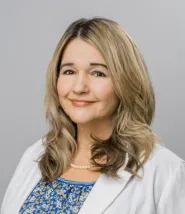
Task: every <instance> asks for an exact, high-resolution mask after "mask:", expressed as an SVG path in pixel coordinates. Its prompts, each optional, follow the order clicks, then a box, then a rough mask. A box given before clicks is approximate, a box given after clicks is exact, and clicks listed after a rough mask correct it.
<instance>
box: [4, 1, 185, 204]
mask: <svg viewBox="0 0 185 214" xmlns="http://www.w3.org/2000/svg"><path fill="white" fill-rule="evenodd" d="M184 11H185V3H184V1H183V0H173V1H172V0H155V1H149V0H140V1H137V0H135V1H133V0H128V1H124V0H122V1H121V0H120V1H118V0H117V1H116V0H93V1H87V0H86V1H85V0H84V1H82V0H78V1H75V0H74V1H71V0H68V1H62V0H60V1H55V0H54V1H49V0H48V1H47V0H37V1H36V0H32V1H23V0H19V1H9V0H6V1H5V0H4V1H1V0H0V26H1V28H0V38H1V39H0V54H1V55H0V59H1V63H0V118H1V120H0V135H1V141H0V146H1V149H0V171H1V176H0V202H1V201H2V198H3V195H4V192H5V189H6V187H7V185H8V183H9V181H10V179H11V176H12V175H13V172H14V170H15V167H16V166H17V164H18V161H19V160H20V158H21V156H22V154H23V152H24V150H25V149H26V148H27V147H28V146H29V145H31V144H32V143H34V142H36V141H37V140H38V139H40V138H41V137H42V136H43V135H44V134H45V132H46V131H47V125H46V122H45V118H44V101H43V100H44V93H45V75H46V68H47V66H48V63H49V60H50V59H51V57H52V54H53V52H54V49H55V47H56V45H57V43H58V41H59V39H60V37H61V35H62V33H63V32H64V30H65V29H66V28H67V26H68V25H69V24H70V23H71V22H72V21H74V20H76V19H78V18H81V17H87V18H90V17H93V16H104V17H107V18H110V19H113V20H115V21H117V22H119V23H120V24H121V25H122V27H123V28H125V29H126V30H127V31H128V32H129V34H130V35H131V36H132V37H133V38H134V39H135V41H136V43H137V45H138V47H139V48H140V50H141V52H142V53H143V55H144V57H145V59H146V63H147V65H148V68H149V72H150V75H151V79H152V82H153V86H154V90H155V94H156V115H155V120H154V122H153V129H154V131H155V132H156V133H157V134H158V135H159V136H160V137H161V138H162V140H163V141H164V143H165V145H166V147H168V148H169V149H170V150H171V151H173V152H174V153H176V154H177V155H178V156H180V157H181V158H182V159H185V143H184V142H185V141H184V122H185V115H184V110H183V109H185V96H184V93H185V73H184V72H185V59H184V56H185V24H184V18H185V17H184V16H185V15H184Z"/></svg>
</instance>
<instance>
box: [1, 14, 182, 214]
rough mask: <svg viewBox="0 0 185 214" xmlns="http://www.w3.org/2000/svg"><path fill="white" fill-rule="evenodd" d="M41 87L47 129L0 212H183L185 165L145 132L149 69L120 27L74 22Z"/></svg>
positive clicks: (149, 115)
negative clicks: (47, 122)
mask: <svg viewBox="0 0 185 214" xmlns="http://www.w3.org/2000/svg"><path fill="white" fill-rule="evenodd" d="M46 85H47V90H46V97H45V105H46V119H47V120H48V121H49V124H50V130H49V132H48V133H47V134H46V135H45V136H44V137H43V138H42V139H40V140H38V141H37V142H36V143H34V144H32V145H31V146H29V148H27V150H26V151H25V153H24V154H23V156H22V158H21V160H20V162H19V164H18V166H17V168H16V171H15V173H14V175H13V177H12V179H11V181H10V183H9V186H8V188H7V190H6V193H5V196H4V199H3V203H2V208H1V212H2V214H14V213H16V214H17V213H65V214H66V213H79V214H100V213H105V214H128V213H132V214H134V213H135V214H136V213H137V214H154V213H157V214H162V213H165V214H170V213H171V214H172V213H173V214H174V213H178V214H183V213H184V212H185V161H184V160H182V159H181V158H180V157H178V156H177V155H176V154H174V153H173V152H171V151H170V150H168V149H167V148H165V146H164V145H162V143H161V142H160V140H159V138H158V137H157V135H156V134H155V133H154V132H153V131H152V129H151V123H152V120H153V117H154V112H155V96H154V91H153V87H152V84H151V81H150V77H149V74H148V71H147V67H146V65H145V62H144V59H143V57H142V55H141V53H140V52H139V50H138V48H137V47H136V44H135V43H134V41H133V39H132V38H131V37H130V36H129V35H128V34H127V33H126V32H125V31H124V30H123V29H122V28H121V27H120V25H119V24H117V23H116V22H114V21H112V20H109V19H105V18H101V17H95V18H92V19H85V18H82V19H79V20H76V21H75V22H73V23H72V24H71V25H70V26H69V27H68V28H67V30H66V31H65V33H64V34H63V36H62V38H61V40H60V41H59V43H58V45H57V47H56V50H55V52H54V55H53V58H52V60H51V62H50V64H49V66H48V73H47V84H46ZM79 100H80V101H79Z"/></svg>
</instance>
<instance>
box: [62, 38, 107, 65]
mask: <svg viewBox="0 0 185 214" xmlns="http://www.w3.org/2000/svg"><path fill="white" fill-rule="evenodd" d="M82 60H83V61H84V62H87V63H90V62H91V61H93V62H102V63H105V60H104V58H103V56H102V54H101V53H100V51H99V50H98V49H97V48H96V47H95V46H93V45H92V44H90V43H87V42H86V41H84V40H82V39H80V38H75V39H73V40H72V41H70V42H69V44H68V45H67V46H66V48H65V50H64V52H63V56H62V62H68V61H70V62H71V61H73V62H74V63H75V62H81V61H82Z"/></svg>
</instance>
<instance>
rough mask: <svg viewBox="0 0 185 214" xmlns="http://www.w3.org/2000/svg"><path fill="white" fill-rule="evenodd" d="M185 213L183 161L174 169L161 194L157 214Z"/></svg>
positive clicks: (184, 168) (184, 163) (184, 171)
mask: <svg viewBox="0 0 185 214" xmlns="http://www.w3.org/2000/svg"><path fill="white" fill-rule="evenodd" d="M175 213H178V214H184V213H185V161H183V162H181V164H180V165H179V166H178V167H177V168H176V170H175V171H174V172H173V175H172V177H171V178H170V179H169V181H168V182H167V184H166V186H165V187H164V190H163V192H162V194H161V197H160V200H159V203H158V207H157V214H175Z"/></svg>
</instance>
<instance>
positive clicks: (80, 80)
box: [57, 38, 118, 124]
mask: <svg viewBox="0 0 185 214" xmlns="http://www.w3.org/2000/svg"><path fill="white" fill-rule="evenodd" d="M96 64H102V65H96ZM60 68H61V69H60V74H59V78H58V82H57V90H58V95H59V101H60V104H61V106H62V108H63V109H64V111H65V112H66V114H67V115H68V116H69V117H70V118H71V120H72V121H73V122H75V123H77V124H87V123H92V122H100V121H104V120H106V121H107V120H109V119H110V118H111V117H110V116H111V114H112V113H113V112H114V111H115V110H116V108H117V105H118V99H117V98H116V96H115V93H114V91H113V88H112V82H111V76H110V72H109V70H108V69H107V68H106V63H105V61H104V58H103V56H102V55H101V53H100V52H99V51H98V50H97V49H96V48H95V47H94V46H93V45H91V44H89V43H87V42H85V41H83V40H82V39H79V38H76V39H74V40H72V41H71V42H70V43H69V44H68V45H67V47H66V49H65V50H64V52H63V57H62V61H61V66H60ZM74 99H78V100H88V101H93V102H92V103H90V104H87V105H83V104H82V105H81V106H76V105H74V104H73V102H72V100H74ZM94 124H96V123H94Z"/></svg>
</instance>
